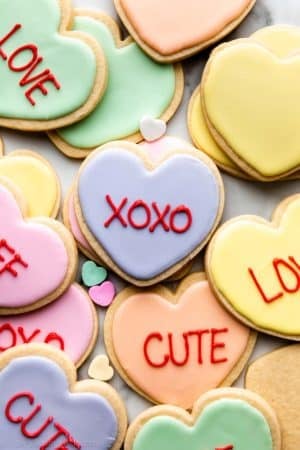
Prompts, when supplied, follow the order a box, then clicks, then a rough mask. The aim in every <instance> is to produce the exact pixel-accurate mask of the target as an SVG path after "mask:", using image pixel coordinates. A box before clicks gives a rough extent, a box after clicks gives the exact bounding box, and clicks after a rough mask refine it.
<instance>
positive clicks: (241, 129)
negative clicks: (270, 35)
mask: <svg viewBox="0 0 300 450" xmlns="http://www.w3.org/2000/svg"><path fill="white" fill-rule="evenodd" d="M257 39H258V41H257V42H256V39H255V38H254V39H253V38H250V39H240V40H236V41H232V42H230V43H228V44H224V45H221V46H220V47H218V48H217V49H216V50H215V51H214V52H213V53H212V55H211V57H210V59H209V61H208V64H207V66H206V68H205V71H204V74H203V80H202V83H201V99H202V106H203V109H204V114H205V117H206V121H207V124H208V126H209V129H210V131H211V133H212V134H213V137H214V139H215V140H216V141H217V143H218V144H219V145H220V146H221V148H222V149H223V150H224V151H225V152H226V154H227V155H228V156H229V157H230V158H231V159H232V160H233V161H234V162H235V163H236V164H237V165H238V166H239V167H240V168H241V169H242V170H244V171H245V172H247V173H248V174H249V175H250V176H252V177H254V178H256V179H259V180H262V181H272V180H276V179H280V178H284V177H286V176H288V175H290V174H293V173H295V172H297V171H298V170H299V166H300V152H299V145H300V133H299V132H298V122H297V116H298V114H299V113H300V106H299V104H300V102H299V101H297V100H300V88H299V83H298V78H299V76H300V52H299V48H298V49H297V51H296V52H294V51H292V52H291V53H288V54H287V53H286V51H287V50H288V41H289V39H287V40H286V45H284V46H282V47H280V46H278V52H274V48H272V47H271V46H270V45H269V47H267V46H266V47H265V46H264V45H262V44H261V43H259V38H257ZM274 42H275V41H274ZM295 45H296V44H295V42H294V41H293V42H290V48H295ZM274 47H276V44H274ZM274 92H276V95H274ZM287 110H288V111H289V114H288V115H287V114H286V111H287Z"/></svg>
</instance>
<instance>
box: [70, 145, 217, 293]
mask: <svg viewBox="0 0 300 450" xmlns="http://www.w3.org/2000/svg"><path fill="white" fill-rule="evenodd" d="M162 187H163V189H162ZM223 203H224V192H223V184H222V179H221V177H220V174H219V172H218V170H217V168H216V166H215V165H214V163H213V162H212V161H211V160H210V159H209V158H207V157H206V156H205V155H204V154H202V153H200V152H199V151H196V150H191V149H190V148H189V147H186V148H185V147H182V148H181V149H180V151H177V152H171V153H168V154H167V155H166V156H165V158H164V159H162V160H159V161H158V162H157V163H153V162H152V161H151V159H150V158H149V157H148V156H147V155H146V154H145V152H144V151H143V150H142V149H141V148H140V147H139V146H137V145H135V144H131V143H129V142H111V143H109V144H106V145H104V146H103V147H101V148H99V149H98V150H96V151H95V152H93V153H92V154H91V155H90V156H89V157H88V158H87V159H86V161H85V162H84V163H83V165H82V167H81V169H80V171H79V174H78V177H77V179H76V184H75V212H76V215H77V218H78V222H79V226H80V229H81V231H82V233H83V235H84V236H85V238H86V239H87V241H88V242H89V244H90V246H91V247H92V249H93V250H94V252H95V253H96V254H97V256H98V257H99V258H100V259H101V260H103V261H104V263H105V264H106V265H107V266H108V267H110V268H111V269H112V270H113V271H115V272H116V273H117V274H118V275H120V276H121V277H122V278H124V279H126V280H128V281H129V282H132V283H134V284H137V285H141V286H146V285H151V284H154V283H156V282H158V281H160V280H162V279H166V278H168V277H170V276H172V275H173V274H174V273H176V272H178V270H180V269H181V268H182V267H183V266H184V265H185V264H187V263H188V262H189V261H190V260H191V259H192V258H194V257H195V256H196V255H197V254H198V253H199V252H200V250H201V249H202V248H203V246H204V245H205V244H206V243H207V241H208V239H209V237H210V235H211V234H212V233H213V231H214V230H215V228H216V226H217V224H218V222H219V220H220V218H221V214H222V211H223Z"/></svg>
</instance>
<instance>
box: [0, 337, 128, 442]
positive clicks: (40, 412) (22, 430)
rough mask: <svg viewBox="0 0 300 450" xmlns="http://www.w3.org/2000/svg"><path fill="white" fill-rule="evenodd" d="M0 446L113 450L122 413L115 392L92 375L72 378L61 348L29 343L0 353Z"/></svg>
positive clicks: (123, 423)
mask: <svg viewBox="0 0 300 450" xmlns="http://www.w3.org/2000/svg"><path fill="white" fill-rule="evenodd" d="M0 367H1V372H0V389H1V396H0V415H1V420H0V435H1V440H0V448H1V449H5V450H16V449H18V448H20V449H23V450H32V449H40V450H51V449H54V448H55V449H57V450H63V449H82V450H83V449H84V450H95V449H97V450H117V449H119V448H120V447H121V445H122V441H123V438H124V435H125V430H126V415H125V412H124V407H123V405H122V403H121V400H120V399H119V397H118V395H117V393H116V392H115V391H114V390H113V389H112V388H111V387H109V386H108V385H106V384H105V383H101V382H97V381H96V382H95V381H90V380H86V381H81V382H76V370H75V368H74V366H73V364H72V363H71V361H70V360H69V359H68V358H67V357H66V356H65V355H64V354H63V353H61V352H59V351H58V350H55V349H50V348H49V346H48V347H47V346H45V345H42V344H40V345H38V344H36V345H35V344H28V345H26V346H21V347H18V348H14V349H11V350H8V351H7V352H5V353H4V354H3V355H1V357H0Z"/></svg>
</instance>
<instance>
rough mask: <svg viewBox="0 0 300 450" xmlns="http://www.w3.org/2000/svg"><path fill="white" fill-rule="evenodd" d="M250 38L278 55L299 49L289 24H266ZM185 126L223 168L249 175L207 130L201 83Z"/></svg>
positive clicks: (299, 31)
mask: <svg viewBox="0 0 300 450" xmlns="http://www.w3.org/2000/svg"><path fill="white" fill-rule="evenodd" d="M249 39H251V41H255V42H258V43H260V44H262V45H263V46H264V47H266V48H267V49H268V50H270V51H271V52H272V53H274V54H275V55H276V56H278V57H279V58H285V57H287V56H289V55H291V54H293V53H296V52H299V51H300V28H298V27H292V26H288V25H274V26H270V27H265V28H262V29H260V30H258V31H257V32H255V33H254V34H253V35H251V37H250V38H249ZM188 126H189V132H190V135H191V138H192V140H193V142H194V144H195V146H196V147H197V148H199V149H200V150H202V151H204V152H205V153H206V154H207V155H208V156H209V157H210V158H212V159H213V160H214V161H215V163H216V164H217V165H218V166H219V167H220V168H221V169H222V170H225V171H226V172H228V173H230V174H232V175H234V176H237V177H239V178H249V177H250V176H249V174H247V173H246V172H244V171H242V170H241V168H239V166H237V165H236V164H235V163H234V162H233V161H232V160H231V159H230V158H229V157H228V155H227V154H226V153H225V152H224V150H223V149H222V148H221V147H220V146H219V145H218V144H217V142H216V141H215V140H214V137H213V135H212V134H211V132H210V130H209V129H208V127H207V124H206V121H205V116H204V113H203V107H202V104H201V94H200V85H199V86H198V87H197V88H196V90H195V92H194V94H193V96H192V97H191V100H190V104H189V111H188ZM233 133H235V130H233ZM291 177H292V178H299V175H298V174H297V173H296V174H294V175H292V176H290V177H289V178H291Z"/></svg>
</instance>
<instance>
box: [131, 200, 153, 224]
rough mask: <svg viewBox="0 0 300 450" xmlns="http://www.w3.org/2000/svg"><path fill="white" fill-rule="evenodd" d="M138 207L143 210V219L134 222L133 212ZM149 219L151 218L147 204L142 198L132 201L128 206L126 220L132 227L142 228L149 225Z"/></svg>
mask: <svg viewBox="0 0 300 450" xmlns="http://www.w3.org/2000/svg"><path fill="white" fill-rule="evenodd" d="M138 208H143V210H144V211H145V220H144V222H142V223H137V222H135V221H134V218H133V213H134V211H135V210H136V209H138ZM150 220H151V211H150V209H149V207H148V205H147V204H146V203H145V202H143V200H137V201H136V202H134V203H132V205H131V206H130V208H129V210H128V221H129V223H130V225H131V226H132V227H133V228H137V229H138V230H142V229H143V228H146V227H148V226H149V224H150Z"/></svg>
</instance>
